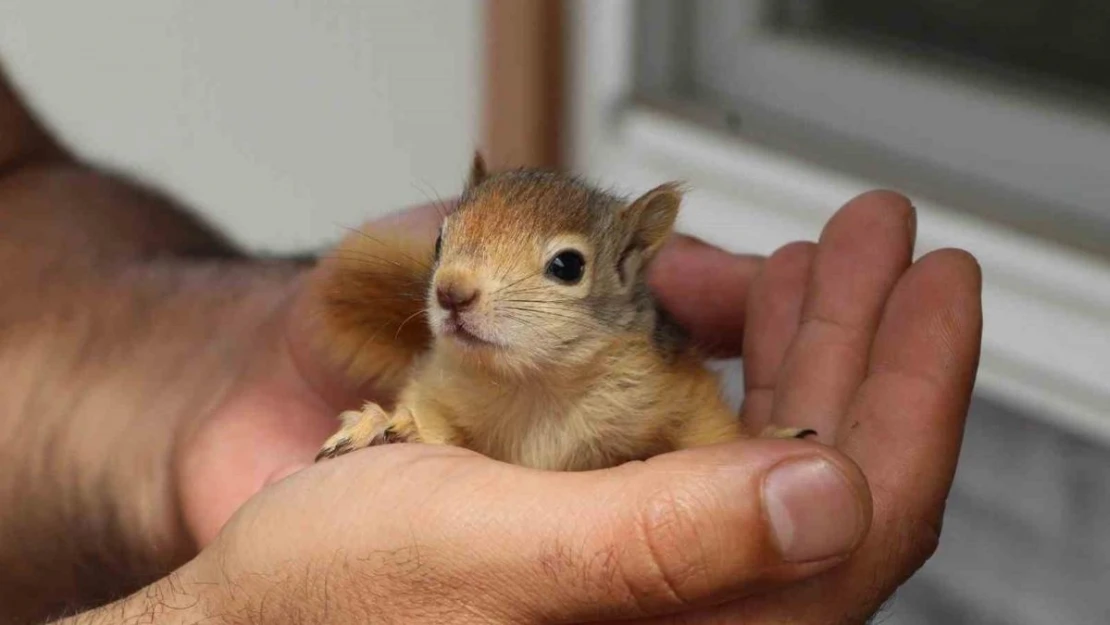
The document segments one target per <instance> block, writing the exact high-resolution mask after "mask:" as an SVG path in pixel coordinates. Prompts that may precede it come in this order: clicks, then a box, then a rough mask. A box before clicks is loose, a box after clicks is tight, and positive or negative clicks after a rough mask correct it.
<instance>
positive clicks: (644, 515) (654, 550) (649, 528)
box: [621, 488, 709, 608]
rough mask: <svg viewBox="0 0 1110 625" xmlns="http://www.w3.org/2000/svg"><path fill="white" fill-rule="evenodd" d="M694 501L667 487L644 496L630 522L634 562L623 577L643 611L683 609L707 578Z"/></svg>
mask: <svg viewBox="0 0 1110 625" xmlns="http://www.w3.org/2000/svg"><path fill="white" fill-rule="evenodd" d="M700 507H701V506H700V504H699V502H698V498H697V496H695V495H693V494H692V493H689V492H680V491H675V490H673V489H669V488H663V489H659V490H657V491H655V492H653V493H651V494H650V495H649V496H647V497H646V498H645V500H644V502H643V504H642V505H641V506H640V507H639V512H638V514H637V516H636V517H635V519H634V521H633V535H634V537H635V542H634V545H635V547H634V549H635V552H634V553H633V554H631V555H632V557H629V558H626V559H625V564H624V565H623V566H622V569H621V573H622V576H623V580H624V584H625V587H626V588H627V589H628V592H629V594H630V595H631V596H632V598H633V599H634V600H635V601H636V602H637V603H638V604H639V605H640V606H642V607H645V608H649V607H650V606H656V605H660V604H662V605H669V606H687V605H689V604H690V601H691V599H692V597H693V595H694V594H696V592H697V590H698V588H699V587H700V586H704V585H705V582H706V581H707V578H708V576H709V564H708V562H709V560H708V558H709V554H708V553H707V549H706V548H705V543H704V539H703V538H702V535H703V532H702V531H700V529H701V528H700V527H699V524H698V522H697V521H696V518H697V513H696V511H697V510H698V509H699V508H700Z"/></svg>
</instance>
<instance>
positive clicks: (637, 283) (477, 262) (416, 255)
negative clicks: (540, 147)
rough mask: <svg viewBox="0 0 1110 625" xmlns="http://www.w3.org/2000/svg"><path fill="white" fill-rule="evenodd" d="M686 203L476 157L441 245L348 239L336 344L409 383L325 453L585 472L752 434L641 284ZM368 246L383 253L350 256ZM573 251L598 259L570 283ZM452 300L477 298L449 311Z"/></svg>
mask: <svg viewBox="0 0 1110 625" xmlns="http://www.w3.org/2000/svg"><path fill="white" fill-rule="evenodd" d="M679 202H680V195H679V191H678V188H677V187H676V186H675V185H673V184H667V185H662V186H660V187H657V188H656V189H653V190H652V191H650V192H648V193H647V194H645V195H643V196H642V197H640V198H638V199H636V200H635V201H632V202H627V201H625V200H623V199H621V198H617V197H615V196H612V195H609V194H607V193H604V192H602V191H599V190H597V189H594V188H593V187H590V186H588V185H585V184H583V183H581V182H579V181H577V180H575V179H572V178H569V177H566V176H560V175H555V174H550V173H542V172H528V171H520V172H509V173H505V174H500V175H488V174H486V172H485V170H484V165H483V164H482V162H481V159H480V158H476V160H475V165H474V168H473V170H472V172H471V178H470V182H469V184H468V186H467V190H466V192H465V193H464V195H463V198H462V201H461V202H460V205H459V208H458V209H457V210H456V212H454V213H452V214H451V215H449V216H448V217H447V219H446V221H445V223H444V226H443V230H442V235H441V236H442V251H441V252H440V253H439V255H438V256H437V255H436V252H435V249H434V247H432V246H425V247H420V246H416V245H413V244H411V243H402V242H401V241H402V240H401V239H400V238H398V237H396V236H395V235H394V236H391V237H389V238H388V239H385V240H379V239H378V238H377V237H376V236H375V237H374V238H373V239H371V238H369V236H367V237H358V236H356V237H354V238H351V239H349V240H348V241H347V242H346V243H345V244H344V245H343V246H342V247H341V253H340V257H341V258H350V259H352V260H350V261H349V264H348V265H347V266H345V267H343V268H341V270H340V271H337V272H336V275H335V277H334V278H333V280H332V283H331V285H330V289H331V290H330V295H329V299H328V306H327V310H328V312H329V315H328V318H329V326H328V327H329V328H330V329H331V330H332V334H331V335H330V336H327V337H326V338H328V339H329V340H330V341H331V342H333V343H334V344H335V345H337V346H342V347H343V348H345V349H346V350H347V353H346V354H344V356H343V357H344V358H345V359H346V362H349V363H350V364H351V367H352V370H353V371H362V372H364V371H365V370H367V369H368V368H372V369H373V370H374V375H376V376H377V377H379V378H382V379H392V380H396V381H398V384H400V393H399V396H398V398H397V402H396V406H395V407H393V409H392V410H391V411H389V412H387V411H386V410H384V409H383V408H382V407H379V406H378V405H376V404H367V405H366V406H365V407H364V408H363V409H362V410H361V411H350V412H347V413H344V415H342V417H343V427H342V428H341V429H340V430H339V431H338V432H337V433H336V434H335V435H334V436H333V437H332V438H331V439H329V440H328V441H327V442H326V443H325V445H324V447H323V448H322V449H321V452H320V455H319V458H325V457H334V456H337V455H340V454H343V453H347V452H349V451H352V450H354V449H358V448H361V447H367V446H371V445H375V444H382V443H386V442H395V441H402V442H404V441H409V442H423V443H431V444H448V445H457V446H462V447H467V448H469V449H472V450H474V451H477V452H479V453H483V454H485V455H487V456H490V457H492V458H495V459H498V460H502V461H505V462H510V463H514V464H520V465H524V466H529V467H533V468H538V469H551V470H586V469H598V468H605V467H610V466H614V465H617V464H620V463H622V462H626V461H629V460H637V459H645V458H648V457H650V456H653V455H656V454H659V453H664V452H667V451H672V450H676V449H681V448H687V447H695V446H700V445H706V444H712V443H717V442H723V441H729V440H735V439H737V438H740V437H743V436H752V435H755V434H756V433H753V432H748V431H745V428H744V427H743V425H742V424H741V422H740V421H739V419H738V418H737V417H736V415H735V414H733V412H732V411H731V410H730V409H729V408H728V406H727V404H726V403H725V401H724V400H723V398H722V396H721V392H720V388H719V386H718V379H717V377H716V375H715V374H714V373H712V372H711V371H709V370H708V369H707V368H706V367H705V366H704V362H703V360H702V358H701V357H700V356H699V354H698V353H697V351H696V350H694V349H693V348H692V347H691V346H690V345H688V344H686V342H685V341H684V340H683V339H682V337H681V333H679V332H678V331H677V327H676V326H673V324H671V323H670V322H669V320H668V319H667V318H666V316H665V314H663V312H662V311H660V310H659V309H658V308H657V307H656V306H655V301H654V299H653V298H652V296H651V294H650V291H649V290H648V289H647V286H646V284H647V282H646V277H645V276H646V270H647V267H648V266H649V263H650V261H651V259H652V258H653V257H654V255H655V253H656V251H657V250H658V249H659V247H660V246H661V245H662V243H663V242H664V240H665V239H666V238H667V237H668V236H669V235H670V233H671V230H672V227H673V224H674V220H675V218H676V216H677V211H678V205H679ZM367 241H369V242H370V243H368V242H367ZM375 241H377V242H375ZM385 241H388V245H387V244H386V243H385ZM370 245H372V246H373V247H374V249H375V250H377V251H376V252H375V253H374V254H373V260H372V261H369V262H368V261H365V260H362V261H360V260H355V259H358V258H363V259H365V258H367V252H366V251H365V250H366V248H367V246H370ZM568 250H569V251H572V252H576V253H579V254H580V256H581V257H582V258H584V259H585V270H584V272H581V274H580V275H581V277H580V278H577V281H574V282H570V281H564V280H562V279H560V278H558V277H557V276H556V275H553V274H552V273H551V271H552V269H551V263H552V260H551V259H552V258H554V257H555V256H559V255H560V253H563V252H567V251H568ZM572 273H573V272H572ZM567 275H569V274H567ZM574 275H575V276H577V275H579V274H578V273H575V274H574ZM417 292H418V293H420V296H414V295H413V293H417ZM437 292H438V293H439V295H436V293H437ZM445 294H450V296H451V297H454V298H455V300H458V301H462V300H463V299H465V301H466V302H467V304H466V307H464V308H459V309H456V311H455V312H454V313H451V312H450V311H449V309H450V308H452V306H454V304H451V305H448V304H444V303H442V302H443V301H444V300H442V299H437V298H442V297H445ZM464 296H465V297H464ZM391 298H394V299H391ZM448 301H450V299H449V300H448ZM437 302H439V303H437ZM417 317H419V319H417V320H416V321H417V322H413V319H415V318H417ZM406 319H408V320H409V321H408V323H406V321H405V320H406ZM410 325H411V326H420V327H421V328H423V329H417V328H416V327H411V328H410V327H408V326H410ZM456 327H461V328H463V329H465V331H466V332H465V333H463V334H462V335H459V334H455V333H453V332H454V328H456ZM468 334H469V335H470V336H473V337H478V338H479V339H480V340H473V339H471V340H465V337H466V336H467V335H468ZM460 336H461V338H460ZM366 347H372V348H373V349H366ZM371 353H372V354H373V359H374V360H370V358H371V356H370V355H369V354H371ZM383 354H384V356H383ZM385 363H396V364H394V365H387V364H385ZM766 434H767V435H770V436H778V437H784V436H796V435H799V434H801V432H799V431H797V430H782V431H770V432H767V433H766Z"/></svg>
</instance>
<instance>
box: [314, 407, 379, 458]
mask: <svg viewBox="0 0 1110 625" xmlns="http://www.w3.org/2000/svg"><path fill="white" fill-rule="evenodd" d="M339 420H340V421H341V422H342V423H343V425H342V427H340V428H339V431H338V432H336V433H335V434H333V435H332V436H331V438H329V439H328V440H327V441H325V442H324V445H323V447H321V448H320V451H319V452H318V453H317V454H316V462H319V461H321V460H323V459H325V458H337V457H339V456H342V455H344V454H347V453H350V452H352V451H355V450H357V449H362V448H364V447H373V446H376V445H385V444H388V443H393V442H397V440H396V439H397V437H395V436H393V435H392V427H391V426H392V425H393V422H392V420H391V419H390V418H389V415H387V414H386V413H385V411H384V410H382V409H381V406H378V405H377V404H367V405H366V406H365V407H364V408H363V409H362V410H348V411H346V412H344V413H342V414H340V415H339Z"/></svg>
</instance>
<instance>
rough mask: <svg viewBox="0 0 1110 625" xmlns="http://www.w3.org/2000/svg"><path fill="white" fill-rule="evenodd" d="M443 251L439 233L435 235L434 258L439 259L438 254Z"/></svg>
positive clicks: (441, 236) (441, 238)
mask: <svg viewBox="0 0 1110 625" xmlns="http://www.w3.org/2000/svg"><path fill="white" fill-rule="evenodd" d="M442 251H443V235H442V234H440V235H439V236H437V237H436V252H435V254H436V255H435V259H436V260H439V254H440V252H442Z"/></svg>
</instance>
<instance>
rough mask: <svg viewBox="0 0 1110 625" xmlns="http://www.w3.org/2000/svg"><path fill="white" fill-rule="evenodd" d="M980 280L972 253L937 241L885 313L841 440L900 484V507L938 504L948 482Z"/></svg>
mask: <svg viewBox="0 0 1110 625" xmlns="http://www.w3.org/2000/svg"><path fill="white" fill-rule="evenodd" d="M981 290H982V277H981V272H980V270H979V266H978V264H977V263H976V261H975V259H974V258H973V257H972V256H971V255H969V254H967V253H966V252H962V251H957V250H940V251H937V252H932V253H930V254H928V255H926V256H925V257H924V258H922V259H921V260H920V261H918V263H917V264H915V265H914V267H912V268H911V269H910V271H909V272H907V274H906V276H905V278H904V279H903V280H902V281H901V282H900V283H899V284H898V287H897V288H896V289H895V292H894V294H893V296H892V297H891V301H890V303H889V304H888V305H887V310H886V311H885V313H884V314H883V319H882V323H881V325H880V326H879V330H878V333H877V335H876V337H875V345H874V349H873V352H872V357H871V362H870V365H869V370H868V376H867V379H866V381H865V382H864V384H863V386H862V387H861V389H860V394H859V396H858V398H857V400H856V402H855V404H854V406H853V408H852V411H851V414H850V417H851V425H850V427H849V428H848V429H847V431H846V432H845V435H844V440H843V442H842V445H841V446H842V447H843V449H844V450H845V451H846V452H847V453H849V454H851V455H852V456H853V457H855V458H857V459H858V461H859V462H860V463H861V464H862V466H864V470H865V471H867V473H868V475H870V476H873V479H874V480H875V481H876V483H877V484H880V485H884V488H885V489H886V490H888V491H889V492H892V493H899V494H904V496H900V498H899V502H898V508H899V509H898V510H897V513H898V514H899V515H905V516H917V517H919V518H923V517H924V516H927V515H929V514H930V513H932V512H935V511H938V510H939V509H940V508H941V504H942V503H943V500H944V497H945V496H946V494H947V493H948V489H949V487H950V486H951V479H952V474H953V472H954V471H955V464H956V456H957V455H958V451H959V446H960V443H961V441H962V435H963V425H964V419H965V418H966V415H967V410H968V405H969V403H970V401H971V392H972V387H973V385H974V381H975V372H976V370H977V368H978V362H979V350H980V342H981V334H982V307H981ZM936 521H938V522H939V518H938V519H936Z"/></svg>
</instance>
